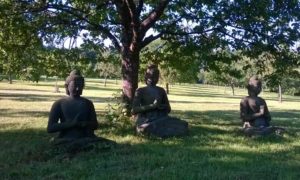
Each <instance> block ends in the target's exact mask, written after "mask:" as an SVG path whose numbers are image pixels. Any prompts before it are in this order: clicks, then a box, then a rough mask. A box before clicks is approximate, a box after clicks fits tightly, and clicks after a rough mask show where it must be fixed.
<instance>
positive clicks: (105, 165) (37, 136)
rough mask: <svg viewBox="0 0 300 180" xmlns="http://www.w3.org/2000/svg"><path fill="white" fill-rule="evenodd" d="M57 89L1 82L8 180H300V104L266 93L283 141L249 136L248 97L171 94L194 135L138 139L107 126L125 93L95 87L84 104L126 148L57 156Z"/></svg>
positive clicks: (3, 171)
mask: <svg viewBox="0 0 300 180" xmlns="http://www.w3.org/2000/svg"><path fill="white" fill-rule="evenodd" d="M59 85H60V90H61V91H62V92H61V93H53V90H54V87H53V86H54V82H51V81H49V82H40V83H39V84H35V83H29V82H20V81H17V82H14V83H13V84H8V83H7V82H0V148H1V150H0V179H300V171H299V169H300V131H299V130H300V98H299V97H292V96H284V102H283V103H278V102H277V95H276V94H274V93H267V92H264V93H263V94H262V95H261V96H262V97H263V98H265V99H266V101H267V104H268V106H269V109H270V111H271V114H272V117H273V119H272V124H273V125H277V126H283V127H285V128H286V129H287V130H288V132H287V133H286V134H284V135H283V136H282V137H280V136H275V135H274V136H269V137H264V138H262V137H252V138H247V137H244V136H243V135H241V134H240V133H239V131H238V128H239V127H240V126H241V123H240V119H239V102H240V99H241V98H242V97H243V96H245V95H246V90H245V89H237V90H236V95H235V96H232V95H230V93H231V92H230V89H227V90H225V89H224V87H216V86H207V85H195V84H193V85H174V86H171V89H170V95H169V100H170V102H171V106H172V112H171V116H177V117H180V118H182V119H184V120H186V121H188V122H189V125H190V134H189V136H187V137H184V138H171V139H167V140H161V139H146V138H143V137H139V136H136V135H135V133H134V131H133V129H132V130H131V129H128V130H120V129H113V128H110V127H107V126H104V125H103V124H102V122H104V117H103V115H104V112H105V106H106V104H107V103H108V101H109V99H110V97H111V96H112V94H113V93H115V92H116V90H117V89H118V88H120V87H121V85H120V82H119V84H118V85H116V84H115V82H114V81H109V82H108V85H107V87H104V86H103V83H102V81H101V80H92V79H88V80H87V83H86V88H85V90H84V92H83V96H84V97H87V98H89V99H91V100H92V101H93V102H94V104H95V107H96V111H97V115H98V121H99V122H100V123H101V124H102V126H101V127H100V129H99V130H97V131H96V134H97V135H98V136H102V137H105V138H109V139H112V140H115V141H117V142H118V144H119V146H118V147H117V148H115V149H112V150H109V151H101V152H95V151H90V152H81V153H79V154H76V156H73V157H72V156H65V155H61V154H55V153H53V151H51V146H50V144H49V140H50V139H51V138H52V137H53V135H50V134H47V133H46V125H47V119H48V113H49V110H50V108H51V105H52V103H53V102H54V101H55V100H57V99H59V98H60V97H63V96H65V93H64V89H63V82H62V81H60V82H59Z"/></svg>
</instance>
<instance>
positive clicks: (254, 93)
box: [240, 76, 284, 136]
mask: <svg viewBox="0 0 300 180" xmlns="http://www.w3.org/2000/svg"><path fill="white" fill-rule="evenodd" d="M247 89H248V94H249V96H246V97H244V98H243V99H242V100H241V103H240V115H241V119H242V121H243V122H244V125H243V131H244V133H246V134H247V135H250V136H251V135H268V134H271V133H274V132H276V133H277V134H281V133H282V132H283V131H284V129H283V128H279V127H273V126H270V121H271V115H270V112H269V109H268V106H267V103H266V101H265V100H264V99H263V98H261V97H258V94H259V93H260V92H261V90H262V83H261V80H259V79H258V78H257V77H256V76H253V77H251V78H250V80H249V82H248V85H247Z"/></svg>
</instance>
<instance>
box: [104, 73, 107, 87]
mask: <svg viewBox="0 0 300 180" xmlns="http://www.w3.org/2000/svg"><path fill="white" fill-rule="evenodd" d="M106 81H107V75H106V76H105V78H104V87H106Z"/></svg>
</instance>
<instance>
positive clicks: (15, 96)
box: [0, 93, 111, 103]
mask: <svg viewBox="0 0 300 180" xmlns="http://www.w3.org/2000/svg"><path fill="white" fill-rule="evenodd" d="M63 97H67V96H66V95H61V94H53V95H35V94H19V93H9V94H8V93H0V98H3V99H9V100H14V101H20V102H37V101H44V102H47V101H48V102H49V101H50V102H54V101H56V100H58V99H60V98H63ZM82 97H85V98H88V99H90V100H92V101H93V102H95V103H99V102H100V103H103V102H108V101H109V100H110V99H111V98H110V97H93V96H82Z"/></svg>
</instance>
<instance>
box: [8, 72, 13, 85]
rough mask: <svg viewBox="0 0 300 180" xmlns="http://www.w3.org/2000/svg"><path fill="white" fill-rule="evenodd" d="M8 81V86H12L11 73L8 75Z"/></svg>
mask: <svg viewBox="0 0 300 180" xmlns="http://www.w3.org/2000/svg"><path fill="white" fill-rule="evenodd" d="M8 81H9V84H12V75H11V73H9V75H8Z"/></svg>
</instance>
